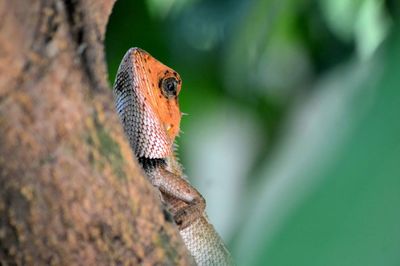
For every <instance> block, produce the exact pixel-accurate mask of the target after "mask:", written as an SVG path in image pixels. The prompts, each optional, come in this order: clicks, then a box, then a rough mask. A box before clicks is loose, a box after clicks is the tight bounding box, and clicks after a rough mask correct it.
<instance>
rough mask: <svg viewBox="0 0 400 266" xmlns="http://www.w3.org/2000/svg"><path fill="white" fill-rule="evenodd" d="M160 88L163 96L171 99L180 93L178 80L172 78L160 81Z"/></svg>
mask: <svg viewBox="0 0 400 266" xmlns="http://www.w3.org/2000/svg"><path fill="white" fill-rule="evenodd" d="M160 87H161V89H162V92H163V94H164V95H165V96H166V97H168V98H170V97H173V96H176V95H177V93H178V81H177V80H176V78H173V77H170V78H166V79H162V80H161V81H160Z"/></svg>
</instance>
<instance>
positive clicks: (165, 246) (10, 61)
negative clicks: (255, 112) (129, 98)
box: [0, 0, 190, 265]
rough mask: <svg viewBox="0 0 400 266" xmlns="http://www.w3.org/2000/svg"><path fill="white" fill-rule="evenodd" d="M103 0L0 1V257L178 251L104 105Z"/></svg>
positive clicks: (149, 258)
mask: <svg viewBox="0 0 400 266" xmlns="http://www.w3.org/2000/svg"><path fill="white" fill-rule="evenodd" d="M113 4H114V0H102V1H100V0H36V1H34V0H31V1H26V0H12V1H1V2H0V264H6V265H7V264H28V265H32V264H35V265H41V264H57V265H60V264H61V265H72V264H81V265H102V264H105V265H110V264H129V265H137V264H141V265H157V264H158V265H161V264H162V265H186V264H189V263H190V257H189V256H188V253H187V251H186V249H185V248H184V246H183V244H182V241H181V238H180V237H179V233H178V231H177V229H176V227H175V226H174V225H173V224H172V223H171V221H170V220H169V219H168V217H167V216H166V215H164V214H163V210H162V207H161V204H160V201H159V199H158V195H157V194H156V193H155V189H153V188H152V187H151V185H150V184H149V183H148V182H147V180H146V179H145V178H144V177H143V176H142V174H141V172H140V170H139V168H138V166H137V163H136V160H135V159H134V157H133V155H132V153H131V149H130V147H129V145H128V144H127V141H126V140H125V138H124V135H123V131H122V128H121V125H120V123H119V121H118V118H117V116H116V114H115V111H114V102H113V98H112V93H111V90H110V88H109V85H108V83H107V75H106V66H105V62H104V58H105V57H104V51H103V39H104V33H105V26H106V23H107V18H108V16H109V14H110V12H111V9H112V6H113Z"/></svg>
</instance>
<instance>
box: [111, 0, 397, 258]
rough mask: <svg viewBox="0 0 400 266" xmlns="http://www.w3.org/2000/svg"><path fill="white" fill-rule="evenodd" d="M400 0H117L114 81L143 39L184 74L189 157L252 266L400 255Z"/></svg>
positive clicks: (216, 214) (194, 177)
mask: <svg viewBox="0 0 400 266" xmlns="http://www.w3.org/2000/svg"><path fill="white" fill-rule="evenodd" d="M399 5H400V3H399V2H398V1H381V0H321V1H311V0H251V1H240V0H223V1H212V0H205V1H199V0H197V1H195V0H168V1H166V0H165V1H163V0H148V1H130V0H118V1H117V3H116V5H115V7H114V10H113V13H112V16H111V18H110V22H109V25H108V30H107V34H106V54H107V62H108V66H109V75H110V83H112V82H113V80H114V77H115V73H116V70H117V68H118V65H119V62H120V60H121V58H122V56H123V55H124V53H125V52H126V50H127V49H128V48H130V47H133V46H138V47H141V48H143V49H145V50H147V51H148V52H149V53H151V54H152V55H153V56H154V57H156V58H157V59H159V60H160V61H161V62H163V63H165V64H166V65H168V66H171V67H172V68H174V69H175V70H177V71H178V72H179V73H180V74H181V77H182V78H183V90H182V92H181V95H180V105H181V109H182V110H183V112H185V113H188V114H189V116H184V117H183V119H182V125H181V127H182V131H183V132H182V134H181V137H180V138H179V140H178V143H179V144H180V146H181V148H180V152H179V153H180V157H181V159H182V163H183V165H184V166H185V168H186V173H187V174H188V176H189V177H190V179H191V181H192V182H193V183H194V184H195V185H196V186H197V187H198V188H199V190H200V191H201V192H202V193H204V195H205V197H206V199H207V202H208V207H207V208H208V213H209V216H210V219H211V221H212V222H213V223H214V224H215V226H216V227H217V229H218V231H219V232H221V234H222V236H223V237H224V239H225V240H226V242H227V243H228V245H229V247H230V249H231V250H232V252H233V256H234V257H235V258H236V261H237V262H238V264H239V265H400V255H399V254H400V253H399V252H398V247H399V246H400V227H399V224H400V212H399V210H398V206H399V205H400V192H399V188H400V165H399V158H400V137H399V136H400V120H399V117H400V26H399V18H398V15H399V13H400V12H399V10H400V7H399ZM222 210H223V211H222Z"/></svg>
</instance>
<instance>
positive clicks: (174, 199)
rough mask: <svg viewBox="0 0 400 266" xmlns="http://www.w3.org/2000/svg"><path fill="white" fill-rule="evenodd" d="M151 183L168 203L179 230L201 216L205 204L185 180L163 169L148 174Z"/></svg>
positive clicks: (201, 197)
mask: <svg viewBox="0 0 400 266" xmlns="http://www.w3.org/2000/svg"><path fill="white" fill-rule="evenodd" d="M150 179H151V182H152V184H153V185H154V186H156V187H158V189H159V190H160V191H161V192H162V193H163V196H164V197H165V201H166V202H168V203H170V206H171V208H170V211H171V213H172V215H173V217H174V220H175V222H176V224H177V225H178V226H179V229H183V228H186V227H187V226H188V225H190V224H192V222H193V221H195V220H196V219H198V218H199V217H201V216H203V213H204V209H205V207H206V202H205V200H204V198H203V196H202V195H201V194H200V193H199V192H198V191H197V190H196V189H195V188H194V187H193V186H192V185H191V184H190V183H189V182H187V181H186V180H185V179H183V178H181V177H179V176H178V175H175V174H174V173H171V172H169V171H167V170H165V169H163V168H158V169H156V170H154V171H152V173H151V174H150Z"/></svg>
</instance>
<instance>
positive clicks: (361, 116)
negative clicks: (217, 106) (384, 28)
mask: <svg viewBox="0 0 400 266" xmlns="http://www.w3.org/2000/svg"><path fill="white" fill-rule="evenodd" d="M379 55H380V56H379ZM379 55H377V56H376V57H375V58H374V60H372V61H370V62H369V63H368V64H367V63H364V64H363V65H360V64H350V65H349V66H347V67H344V68H342V69H340V70H338V71H337V72H336V73H335V74H332V75H331V76H330V77H328V78H326V79H325V80H324V81H323V82H322V83H321V84H320V86H321V88H320V89H319V90H317V93H316V94H315V95H314V96H313V97H312V98H311V99H309V100H307V101H305V102H304V103H303V104H302V106H301V108H299V109H295V110H296V113H295V114H294V119H293V121H292V123H291V124H290V126H289V127H288V128H286V130H285V132H288V133H287V135H286V137H285V138H284V139H283V141H282V145H280V146H279V147H280V148H279V149H278V150H277V151H276V153H275V154H273V155H272V157H273V158H274V159H272V160H271V161H270V163H269V164H268V166H267V168H266V169H265V171H264V172H263V174H265V175H266V176H267V177H268V179H267V180H266V182H265V183H263V184H262V185H261V187H262V189H261V190H260V191H258V193H259V194H257V195H258V196H257V197H256V202H255V203H254V207H253V209H252V210H251V211H250V213H249V214H248V216H247V218H246V220H247V223H245V225H244V229H243V231H242V232H241V234H240V237H239V238H238V239H237V247H236V250H235V255H236V257H237V260H238V262H239V264H240V265H338V266H339V265H340V266H346V265H349V266H350V265H352V266H353V265H363V266H364V265H400V253H399V250H398V248H399V246H400V227H399V224H400V211H399V206H400V192H399V191H400V190H399V189H400V164H399V158H400V120H399V118H400V89H399V88H400V70H399V68H398V62H399V59H400V35H398V34H397V36H395V38H392V39H391V40H390V42H388V43H387V44H386V45H385V46H384V48H383V50H382V51H381V53H379Z"/></svg>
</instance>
